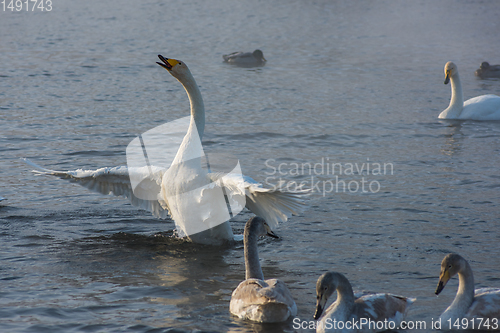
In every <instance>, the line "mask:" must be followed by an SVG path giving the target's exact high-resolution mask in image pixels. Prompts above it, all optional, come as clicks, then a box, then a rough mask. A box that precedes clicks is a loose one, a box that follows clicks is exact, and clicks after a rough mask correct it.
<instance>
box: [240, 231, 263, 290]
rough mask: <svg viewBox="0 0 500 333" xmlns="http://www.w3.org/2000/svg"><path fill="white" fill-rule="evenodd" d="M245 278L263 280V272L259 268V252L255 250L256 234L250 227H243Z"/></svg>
mask: <svg viewBox="0 0 500 333" xmlns="http://www.w3.org/2000/svg"><path fill="white" fill-rule="evenodd" d="M244 238H245V239H244V243H245V279H252V278H253V279H260V280H264V274H263V273H262V269H261V268H260V262H259V252H258V250H257V240H258V236H257V234H256V233H253V232H252V231H251V230H250V228H245V234H244Z"/></svg>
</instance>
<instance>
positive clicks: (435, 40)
mask: <svg viewBox="0 0 500 333" xmlns="http://www.w3.org/2000/svg"><path fill="white" fill-rule="evenodd" d="M0 9H1V8H0ZM0 16H1V19H0V28H1V31H2V34H1V36H2V37H1V38H0V51H1V53H2V66H0V119H1V121H0V155H1V158H0V168H1V170H2V177H1V181H0V196H2V197H6V198H7V200H6V201H2V202H1V203H0V281H1V285H2V288H1V290H0V324H1V327H2V330H4V331H5V332H123V331H130V332H167V331H180V332H194V331H196V332H199V331H203V332H280V331H283V332H294V331H298V332H312V330H308V329H296V328H294V323H293V322H292V321H290V322H287V323H284V324H276V325H261V324H253V323H249V322H244V321H240V320H238V319H236V318H235V317H232V316H231V315H230V313H229V300H230V297H231V293H232V291H233V290H234V288H236V286H237V285H238V283H239V282H240V281H242V280H243V279H244V276H245V268H244V263H243V245H242V244H239V245H235V246H228V247H210V246H201V245H196V244H189V243H186V242H183V241H181V240H178V239H176V238H175V237H172V234H173V228H174V224H173V223H172V222H171V221H170V220H159V219H156V218H154V217H153V216H151V214H150V213H148V212H146V211H143V210H140V209H137V208H135V207H133V206H131V205H130V204H129V203H128V201H127V200H125V199H123V198H117V197H113V196H102V195H99V194H96V193H93V192H90V191H88V190H87V189H85V188H83V187H81V186H79V185H76V184H73V183H70V182H68V181H66V180H61V179H56V178H51V177H47V176H36V175H34V174H32V173H31V172H30V170H31V169H32V168H31V167H30V166H28V165H27V164H25V163H24V162H22V161H21V160H20V158H22V157H27V158H29V159H31V160H33V161H34V162H35V163H37V164H40V165H42V166H44V167H47V168H50V169H55V170H74V169H78V168H82V169H97V168H99V167H105V166H110V167H111V166H119V165H126V162H127V161H126V155H125V150H126V147H127V145H128V144H129V143H130V142H131V141H132V140H133V139H134V138H135V137H136V136H137V135H138V134H141V133H144V132H146V131H148V130H150V129H152V128H154V127H156V126H159V125H162V124H164V123H166V122H170V121H173V120H176V119H179V118H181V117H185V116H187V115H188V112H189V101H188V99H187V96H186V94H185V91H184V89H183V88H182V86H181V85H180V84H179V83H178V82H177V81H176V80H175V79H174V78H173V77H171V76H170V75H169V74H168V73H166V71H165V70H164V69H162V68H160V67H159V66H158V65H156V63H155V62H156V61H157V54H162V55H164V56H166V57H172V58H176V59H180V60H182V61H184V62H185V63H187V64H188V66H189V67H190V69H191V72H192V73H193V76H194V77H195V79H196V81H197V83H198V85H199V87H200V90H201V93H202V95H203V98H204V102H205V108H206V110H207V115H206V128H205V136H204V140H203V146H204V150H205V152H207V153H208V154H218V153H227V154H231V155H234V156H236V157H237V158H238V159H239V161H240V165H241V167H242V170H243V172H244V174H245V175H247V176H250V177H252V178H254V179H255V180H258V181H260V182H262V183H264V184H266V185H267V186H271V185H273V184H275V183H276V181H278V180H279V178H282V179H283V180H284V181H286V182H291V184H300V183H301V182H302V183H304V182H305V185H304V186H305V187H306V188H311V189H313V193H312V195H311V196H310V198H309V201H308V208H307V210H306V211H305V212H304V213H303V214H301V215H300V216H296V217H292V218H291V219H289V221H288V222H286V223H283V224H281V225H280V227H279V228H278V229H277V230H275V231H276V233H277V234H278V235H279V236H280V239H279V240H274V239H262V240H261V241H260V242H259V254H260V258H261V265H262V269H263V273H264V276H265V277H266V278H280V279H281V280H283V281H284V282H285V283H286V284H287V285H288V287H289V289H290V290H291V292H292V295H293V296H294V298H295V300H296V303H297V306H298V315H297V318H299V319H300V320H301V321H311V320H312V316H313V314H314V310H315V302H316V295H315V283H316V280H317V278H318V277H319V276H320V275H321V274H322V273H324V272H326V271H330V270H334V271H339V272H342V273H344V274H345V275H346V276H347V277H348V278H349V280H350V281H351V283H352V284H353V288H354V290H355V291H362V290H365V291H376V292H392V293H395V294H400V295H404V296H411V297H416V298H417V301H416V302H415V304H414V305H413V307H412V308H411V310H410V312H409V315H408V318H407V319H408V320H412V321H417V320H418V321H424V322H426V323H427V325H428V327H427V329H426V330H425V331H432V330H431V329H430V325H431V321H432V320H436V319H437V318H438V316H439V314H440V313H441V312H442V311H443V310H444V309H445V308H446V307H447V306H448V305H449V304H450V303H451V302H452V300H453V298H454V296H455V292H456V289H457V286H458V279H456V278H455V279H452V280H451V281H450V282H449V283H448V285H447V286H446V288H445V289H444V290H443V292H442V293H441V294H440V296H439V297H436V296H435V295H434V291H435V288H436V285H437V282H438V277H439V269H440V262H441V260H442V258H443V257H444V256H445V255H446V254H447V253H449V252H457V253H459V254H461V255H462V256H464V257H465V258H466V259H468V260H469V263H470V264H471V266H472V269H473V271H474V274H475V281H476V287H500V283H499V277H500V272H499V269H498V267H500V259H499V257H500V256H499V254H500V250H499V247H498V244H499V240H500V234H499V232H498V230H499V218H498V217H499V203H500V176H499V175H498V166H499V165H500V154H499V152H500V151H499V147H500V122H474V121H465V122H454V121H441V120H438V119H437V116H438V114H439V113H440V112H441V111H442V110H444V109H445V108H446V107H447V106H448V104H449V100H450V95H451V94H450V87H449V85H444V84H443V80H444V74H443V67H444V64H445V63H446V62H447V61H453V62H455V63H456V64H457V66H458V69H459V72H460V76H461V79H462V86H463V90H464V97H465V99H468V98H471V97H474V96H478V95H482V94H490V93H491V94H496V95H500V80H498V79H488V80H480V79H477V78H476V77H474V71H475V70H476V69H477V68H478V67H479V65H480V63H481V62H483V61H488V62H490V63H491V64H494V63H495V64H498V63H500V58H499V56H498V45H500V35H499V34H498V32H499V31H500V29H499V24H500V23H499V22H500V3H499V2H496V1H484V2H476V1H438V2H436V1H418V2H394V1H377V2H371V1H356V2H353V1H334V2H332V1H316V2H312V3H311V2H305V1H291V2H290V1H272V2H265V3H264V2H259V1H244V2H237V3H234V2H230V1H216V2H210V3H203V2H196V1H187V2H182V3H173V2H162V1H148V2H134V1H122V2H120V4H119V5H118V4H116V3H112V2H98V1H85V2H56V1H53V10H52V11H51V12H40V11H33V12H31V11H28V12H26V11H22V12H11V11H8V10H6V11H5V12H1V13H0ZM257 48H259V49H261V50H263V52H264V56H265V58H266V59H267V63H266V65H265V66H264V67H259V68H252V69H245V68H238V67H234V66H229V65H227V64H224V63H222V54H227V53H230V52H234V51H253V50H254V49H257ZM323 161H324V163H323V165H324V168H323V169H322V170H320V167H319V166H318V168H317V169H316V170H314V165H315V164H322V162H323ZM327 163H329V165H330V166H332V164H334V163H337V164H336V165H338V166H342V167H343V169H342V172H339V169H338V168H337V169H336V172H335V173H332V172H329V173H328V172H326V170H325V168H326V165H325V164H327ZM367 163H370V166H371V167H372V169H371V172H368V171H367V169H366V168H365V169H363V170H361V169H362V166H363V164H364V165H365V166H367ZM376 164H379V165H381V171H380V172H373V171H374V170H375V169H373V168H376ZM280 165H282V167H281V173H280V170H279V166H280ZM296 165H297V166H299V167H295V166H296ZM307 165H311V168H312V169H311V168H308V167H307ZM384 165H386V166H387V167H389V165H390V166H391V170H390V172H389V169H388V168H387V169H386V170H385V171H384V169H383V166H384ZM302 166H305V167H304V168H302ZM349 166H352V172H347V170H348V169H349ZM356 167H357V168H356ZM311 176H312V177H313V179H312V180H311ZM272 177H275V179H271V178H272ZM336 177H338V178H336ZM363 181H366V183H365V184H364V185H365V186H369V184H374V185H372V188H373V189H374V187H373V186H375V184H377V189H378V190H377V191H370V189H369V187H368V191H367V192H363V191H362V187H361V186H362V183H363ZM341 182H344V183H345V184H346V186H347V187H346V188H345V189H346V190H342V189H343V187H342V184H343V183H341ZM315 184H317V186H315ZM349 184H351V187H349ZM354 184H357V185H359V187H358V190H354V189H355V187H353V186H354ZM337 185H338V186H337ZM378 185H380V188H378ZM336 186H337V187H336ZM365 188H366V187H365ZM330 189H331V190H330ZM251 216H252V215H251V213H249V212H248V211H244V212H243V213H242V214H240V215H238V216H236V217H235V218H234V219H233V220H234V221H233V223H232V226H233V229H234V231H235V233H242V232H243V227H244V223H245V222H246V220H248V218H250V217H251Z"/></svg>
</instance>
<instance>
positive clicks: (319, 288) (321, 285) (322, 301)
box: [314, 272, 339, 320]
mask: <svg viewBox="0 0 500 333" xmlns="http://www.w3.org/2000/svg"><path fill="white" fill-rule="evenodd" d="M337 274H339V273H334V272H327V273H325V274H323V275H321V276H320V277H319V278H318V281H317V282H316V312H315V313H314V320H318V319H319V318H320V317H321V315H322V314H323V310H324V309H325V306H326V302H327V301H328V298H330V296H332V294H333V292H334V291H335V290H337V285H338V279H337Z"/></svg>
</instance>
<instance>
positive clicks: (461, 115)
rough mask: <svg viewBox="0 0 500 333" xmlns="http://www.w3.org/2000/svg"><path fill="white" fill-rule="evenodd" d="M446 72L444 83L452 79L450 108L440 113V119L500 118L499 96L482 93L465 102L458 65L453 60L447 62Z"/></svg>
mask: <svg viewBox="0 0 500 333" xmlns="http://www.w3.org/2000/svg"><path fill="white" fill-rule="evenodd" d="M444 74H445V80H444V84H448V82H450V81H451V100H450V105H449V106H448V108H446V110H444V111H443V112H441V113H440V114H439V119H471V120H500V97H499V96H497V95H481V96H477V97H474V98H471V99H469V100H467V101H465V103H464V96H463V91H462V83H461V82H460V76H459V75H458V69H457V65H455V64H454V63H452V62H451V61H449V62H447V63H446V65H445V66H444Z"/></svg>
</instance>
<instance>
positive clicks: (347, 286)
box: [336, 274, 355, 316]
mask: <svg viewBox="0 0 500 333" xmlns="http://www.w3.org/2000/svg"><path fill="white" fill-rule="evenodd" d="M354 299H355V298H354V292H353V291H352V286H351V283H350V282H349V280H347V278H346V277H345V276H343V275H340V274H339V275H338V276H337V300H336V303H337V304H338V310H339V311H341V312H342V313H343V315H344V316H348V315H349V314H350V313H351V312H352V309H353V308H354Z"/></svg>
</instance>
